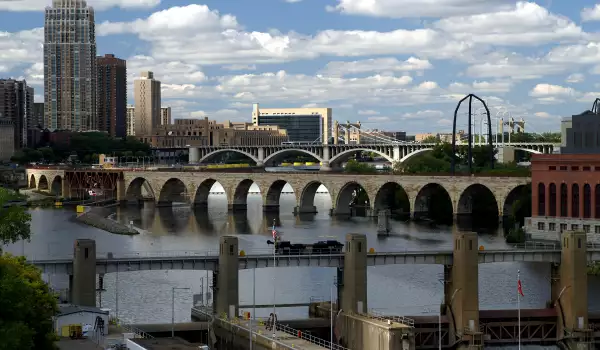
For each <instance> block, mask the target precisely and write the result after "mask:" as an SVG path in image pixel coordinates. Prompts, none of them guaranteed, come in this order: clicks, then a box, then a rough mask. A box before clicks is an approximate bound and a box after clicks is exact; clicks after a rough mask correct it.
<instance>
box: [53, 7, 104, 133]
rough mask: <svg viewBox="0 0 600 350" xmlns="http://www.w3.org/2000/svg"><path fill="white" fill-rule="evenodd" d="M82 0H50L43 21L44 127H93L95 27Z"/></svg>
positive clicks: (70, 128) (94, 128)
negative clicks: (50, 3)
mask: <svg viewBox="0 0 600 350" xmlns="http://www.w3.org/2000/svg"><path fill="white" fill-rule="evenodd" d="M94 23H95V22H94V10H93V8H91V7H88V6H87V3H86V2H85V1H84V0H52V7H46V15H45V23H44V103H45V113H44V119H45V123H44V124H45V125H44V126H45V127H46V128H48V129H50V130H57V129H60V130H72V131H88V130H97V128H98V120H97V118H96V29H95V24H94Z"/></svg>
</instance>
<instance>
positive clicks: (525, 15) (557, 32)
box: [434, 2, 584, 46]
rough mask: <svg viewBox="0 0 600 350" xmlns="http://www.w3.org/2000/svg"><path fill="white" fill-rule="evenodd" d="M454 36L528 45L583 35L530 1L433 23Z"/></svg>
mask: <svg viewBox="0 0 600 350" xmlns="http://www.w3.org/2000/svg"><path fill="white" fill-rule="evenodd" d="M434 27H435V28H438V29H441V30H442V31H444V32H447V33H450V34H451V35H452V36H453V37H454V38H455V39H458V40H470V41H473V42H475V43H484V44H492V45H496V46H498V45H508V46H517V45H531V44H536V45H540V44H544V43H549V42H556V41H562V40H577V39H580V38H583V37H584V32H583V30H582V29H581V27H579V26H577V25H576V24H575V23H573V21H571V20H570V19H568V18H566V17H562V16H558V15H555V14H552V13H550V12H549V11H548V10H547V9H545V8H543V7H541V6H540V5H538V4H535V3H531V2H518V3H516V4H515V6H514V8H512V9H510V10H507V11H499V12H490V13H482V14H477V15H473V16H465V17H450V18H446V19H442V20H440V21H438V22H436V23H434Z"/></svg>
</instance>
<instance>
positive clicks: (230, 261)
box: [213, 236, 239, 319]
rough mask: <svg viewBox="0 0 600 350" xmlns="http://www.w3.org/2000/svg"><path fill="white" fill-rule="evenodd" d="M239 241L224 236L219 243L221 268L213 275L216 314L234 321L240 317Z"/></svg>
mask: <svg viewBox="0 0 600 350" xmlns="http://www.w3.org/2000/svg"><path fill="white" fill-rule="evenodd" d="M238 261H239V248H238V239H237V237H233V236H223V237H221V241H220V243H219V267H218V270H217V271H216V272H215V273H214V274H213V285H215V286H216V287H215V290H213V295H214V299H215V300H214V303H213V304H214V307H215V309H214V312H215V314H216V315H219V317H220V316H222V315H227V318H229V319H233V318H236V317H238V315H239V270H238V264H239V262H238ZM215 278H216V279H215Z"/></svg>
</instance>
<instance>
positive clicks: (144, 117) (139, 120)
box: [133, 72, 160, 137]
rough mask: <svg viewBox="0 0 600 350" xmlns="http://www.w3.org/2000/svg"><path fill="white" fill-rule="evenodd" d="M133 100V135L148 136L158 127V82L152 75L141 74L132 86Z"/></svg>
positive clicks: (148, 73) (147, 73)
mask: <svg viewBox="0 0 600 350" xmlns="http://www.w3.org/2000/svg"><path fill="white" fill-rule="evenodd" d="M133 91H134V95H135V96H134V98H135V135H136V136H138V137H139V136H142V137H143V136H150V135H151V134H152V130H154V128H156V127H157V126H159V125H160V81H158V80H154V73H152V72H142V73H141V74H140V77H139V78H138V79H136V80H135V81H134V84H133Z"/></svg>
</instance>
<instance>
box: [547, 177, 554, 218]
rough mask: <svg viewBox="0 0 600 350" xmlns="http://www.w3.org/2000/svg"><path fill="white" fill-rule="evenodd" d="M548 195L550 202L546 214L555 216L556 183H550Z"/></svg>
mask: <svg viewBox="0 0 600 350" xmlns="http://www.w3.org/2000/svg"><path fill="white" fill-rule="evenodd" d="M549 192H550V193H549V197H550V198H548V202H549V203H550V210H549V211H550V212H549V213H548V216H553V217H554V216H556V184H555V183H551V184H550V191H549Z"/></svg>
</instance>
